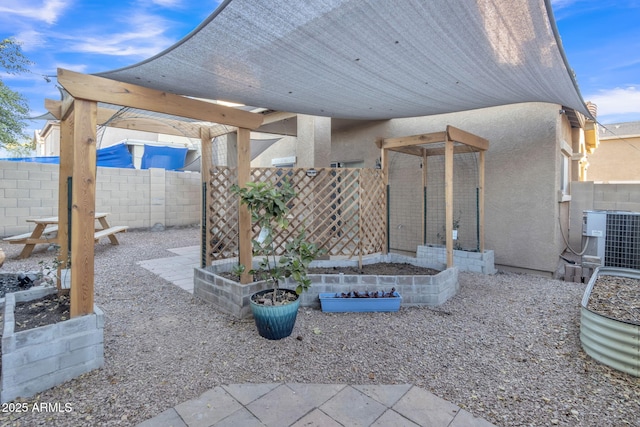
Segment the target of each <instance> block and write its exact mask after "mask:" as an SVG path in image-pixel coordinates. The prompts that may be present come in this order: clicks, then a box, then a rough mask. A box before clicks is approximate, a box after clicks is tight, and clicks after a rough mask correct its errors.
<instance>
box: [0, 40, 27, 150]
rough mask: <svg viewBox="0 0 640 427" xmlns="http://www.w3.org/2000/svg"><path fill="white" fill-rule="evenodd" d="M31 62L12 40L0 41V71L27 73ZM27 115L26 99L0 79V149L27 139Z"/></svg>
mask: <svg viewBox="0 0 640 427" xmlns="http://www.w3.org/2000/svg"><path fill="white" fill-rule="evenodd" d="M31 64H32V62H31V61H30V60H29V59H27V57H26V56H24V54H23V53H22V48H21V47H20V44H19V43H18V42H17V41H16V40H15V39H12V38H7V39H3V40H0V71H4V72H5V73H8V74H19V73H27V72H29V69H28V68H27V67H28V66H29V65H31ZM28 113H29V103H28V102H27V99H26V98H25V97H24V96H23V95H21V94H20V93H18V92H15V91H13V90H11V89H9V87H8V86H7V85H5V84H4V82H3V81H2V80H1V79H0V147H5V146H9V145H14V144H20V141H24V140H26V139H28V138H29V137H28V136H27V135H26V133H25V129H26V127H27V123H26V122H25V121H24V120H25V118H26V117H27V115H28Z"/></svg>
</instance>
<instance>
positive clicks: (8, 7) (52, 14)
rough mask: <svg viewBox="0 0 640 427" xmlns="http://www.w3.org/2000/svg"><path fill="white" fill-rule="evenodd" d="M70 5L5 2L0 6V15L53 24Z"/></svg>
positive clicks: (56, 0) (58, 0)
mask: <svg viewBox="0 0 640 427" xmlns="http://www.w3.org/2000/svg"><path fill="white" fill-rule="evenodd" d="M70 3H71V2H70V1H69V0H42V1H34V0H5V1H3V4H2V5H0V14H3V15H5V17H9V16H10V15H17V16H20V17H23V18H28V19H31V20H34V21H41V22H46V23H47V24H55V22H56V21H57V20H58V18H59V17H60V15H61V14H62V12H63V11H64V10H65V9H66V8H67V6H69V5H70Z"/></svg>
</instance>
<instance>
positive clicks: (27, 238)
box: [3, 212, 129, 259]
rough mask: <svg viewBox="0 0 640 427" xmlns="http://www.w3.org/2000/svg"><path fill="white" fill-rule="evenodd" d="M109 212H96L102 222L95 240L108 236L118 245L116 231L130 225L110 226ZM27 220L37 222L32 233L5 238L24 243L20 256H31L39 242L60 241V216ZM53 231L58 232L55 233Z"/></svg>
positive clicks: (119, 231)
mask: <svg viewBox="0 0 640 427" xmlns="http://www.w3.org/2000/svg"><path fill="white" fill-rule="evenodd" d="M107 215H108V214H107V213H104V212H99V213H96V215H95V217H96V221H98V222H99V223H100V228H96V230H95V235H94V238H95V241H96V242H98V240H100V239H101V238H102V237H108V238H109V240H110V242H111V244H112V245H118V244H120V242H118V238H117V237H116V236H115V234H116V233H121V232H123V231H126V230H127V229H128V228H129V226H126V225H117V226H114V227H112V226H110V225H109V223H108V222H107ZM26 221H27V222H33V223H35V224H36V227H35V228H34V229H33V231H31V232H30V233H24V234H18V235H16V236H11V237H5V238H4V239H3V240H4V241H7V242H9V243H13V244H20V245H24V248H22V252H20V255H19V256H18V258H20V259H23V258H29V256H31V253H32V252H33V249H34V248H35V247H36V245H38V244H43V243H47V244H56V243H58V236H57V232H58V217H57V216H51V217H47V218H32V219H27V220H26ZM53 233H56V234H55V235H53Z"/></svg>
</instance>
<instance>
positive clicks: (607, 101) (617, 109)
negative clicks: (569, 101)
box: [585, 86, 640, 116]
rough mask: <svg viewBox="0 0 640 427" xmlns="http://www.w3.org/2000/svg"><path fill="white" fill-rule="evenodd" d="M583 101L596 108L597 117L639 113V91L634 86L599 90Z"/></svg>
mask: <svg viewBox="0 0 640 427" xmlns="http://www.w3.org/2000/svg"><path fill="white" fill-rule="evenodd" d="M585 100H588V101H591V102H593V103H594V104H596V105H597V106H598V116H607V115H620V114H628V113H640V90H638V88H636V87H635V86H628V87H625V88H620V87H618V88H615V89H610V90H601V91H599V92H598V93H596V94H594V95H591V96H585Z"/></svg>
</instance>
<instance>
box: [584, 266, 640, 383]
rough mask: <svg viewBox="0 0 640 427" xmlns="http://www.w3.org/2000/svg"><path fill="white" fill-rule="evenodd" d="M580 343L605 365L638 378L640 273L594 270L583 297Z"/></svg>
mask: <svg viewBox="0 0 640 427" xmlns="http://www.w3.org/2000/svg"><path fill="white" fill-rule="evenodd" d="M580 311H581V315H580V341H581V343H582V348H583V349H584V351H585V352H586V353H587V354H588V355H590V356H591V357H593V358H594V359H596V360H598V361H599V362H602V363H604V364H605V365H608V366H611V367H612V368H614V369H617V370H619V371H622V372H626V373H628V374H631V375H634V376H636V377H639V376H640V271H638V270H631V269H625V268H616V267H600V268H597V269H596V270H595V271H594V273H593V275H592V276H591V279H590V280H589V284H588V285H587V289H586V290H585V293H584V296H583V298H582V307H581V310H580Z"/></svg>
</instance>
